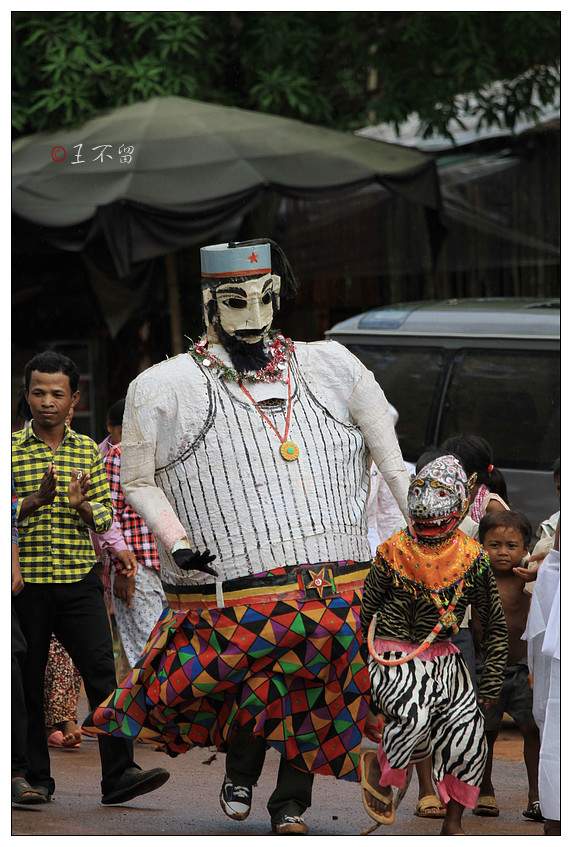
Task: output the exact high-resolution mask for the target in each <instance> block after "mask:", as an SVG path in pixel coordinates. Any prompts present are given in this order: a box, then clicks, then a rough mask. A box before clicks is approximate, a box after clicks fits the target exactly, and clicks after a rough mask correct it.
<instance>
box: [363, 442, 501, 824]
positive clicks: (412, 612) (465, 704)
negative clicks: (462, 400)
mask: <svg viewBox="0 0 572 847" xmlns="http://www.w3.org/2000/svg"><path fill="white" fill-rule="evenodd" d="M474 477H475V475H473V476H472V477H471V479H469V480H467V476H466V474H465V472H464V470H463V468H462V466H461V463H460V462H459V460H458V459H457V458H456V457H455V456H450V455H447V456H440V457H439V458H436V459H434V460H433V461H431V462H429V464H427V465H426V466H425V467H424V468H422V469H421V470H420V471H419V473H418V474H417V475H416V476H415V477H414V479H413V481H412V482H411V485H410V487H409V492H408V497H407V508H408V513H409V519H410V521H411V525H410V527H408V528H406V529H403V530H401V531H400V532H398V533H396V534H395V535H393V536H392V537H391V538H389V539H388V540H387V541H384V542H383V543H382V544H380V545H379V547H378V550H377V555H376V558H375V560H374V563H373V565H372V568H371V571H370V573H369V574H368V576H367V577H366V580H365V583H364V591H363V602H362V611H361V624H362V632H363V636H364V648H365V644H366V642H367V649H364V652H365V653H366V654H367V661H368V669H369V675H370V680H371V695H370V696H371V709H372V711H373V712H375V713H377V714H378V715H380V716H381V720H380V726H379V729H380V734H381V740H380V743H379V747H378V749H377V751H374V750H366V751H364V752H363V754H362V761H361V764H362V779H361V783H362V797H363V803H364V807H365V810H366V811H367V813H368V815H369V816H370V817H371V818H373V820H374V821H376V825H379V824H391V823H393V821H394V820H395V808H396V806H397V805H398V800H399V799H400V797H401V796H402V793H403V790H404V789H405V788H406V787H407V776H408V768H409V765H410V764H411V763H415V762H419V761H422V760H424V759H426V758H427V757H428V756H430V757H431V760H432V764H433V779H434V782H435V785H436V786H437V790H438V792H439V797H440V799H441V802H442V803H443V805H444V806H445V807H446V814H445V818H444V821H443V827H442V830H441V833H442V834H443V835H456V834H463V829H462V825H461V817H462V814H463V811H464V809H465V808H466V807H470V808H474V807H475V805H476V802H477V800H478V796H479V786H480V784H481V779H482V776H483V773H484V768H485V763H486V755H487V746H486V739H485V730H484V720H483V716H482V714H481V711H480V709H487V708H490V707H491V706H492V705H493V704H494V703H496V701H497V699H498V697H499V694H500V691H501V688H502V684H503V676H504V669H505V666H506V660H507V654H508V636H507V626H506V621H505V617H504V612H503V607H502V603H501V600H500V597H499V593H498V590H497V587H496V582H495V578H494V575H493V573H492V570H491V568H490V565H489V559H488V554H487V553H486V551H485V550H484V548H483V547H482V546H481V545H480V544H479V542H478V541H476V540H475V539H474V538H471V537H470V536H468V535H466V534H465V533H464V532H462V531H461V530H460V529H459V524H460V523H461V521H462V520H463V518H464V517H465V515H466V513H467V510H468V508H469V491H470V488H471V485H472V484H473V482H474ZM468 604H471V606H472V608H473V609H474V610H476V611H477V612H478V615H479V618H480V622H481V624H482V628H483V642H482V650H483V653H482V656H481V658H482V660H483V662H484V668H485V669H484V671H483V676H482V680H481V686H480V689H479V698H478V699H479V702H477V696H476V694H475V691H474V687H473V684H472V682H471V677H470V674H469V670H468V668H467V665H466V664H465V662H464V660H463V657H462V655H461V653H460V651H459V649H458V648H457V647H456V646H455V645H454V644H453V643H452V642H451V635H452V634H455V633H457V632H458V631H459V630H458V627H459V623H460V622H461V621H462V620H463V617H464V614H465V611H466V609H467V605H468ZM394 787H395V788H397V789H400V790H399V791H398V792H397V794H396V796H395V798H394V797H393V788H394ZM375 828H376V826H373V827H372V828H371V829H370V830H369V831H370V832H371V831H373V830H374V829H375Z"/></svg>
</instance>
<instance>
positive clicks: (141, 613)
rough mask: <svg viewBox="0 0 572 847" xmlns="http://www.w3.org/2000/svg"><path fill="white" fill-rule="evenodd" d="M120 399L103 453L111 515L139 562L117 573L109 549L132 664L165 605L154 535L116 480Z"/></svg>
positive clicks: (117, 608)
mask: <svg viewBox="0 0 572 847" xmlns="http://www.w3.org/2000/svg"><path fill="white" fill-rule="evenodd" d="M124 407H125V401H124V400H118V401H117V403H114V405H113V406H112V407H111V409H110V410H109V414H108V429H109V431H110V445H109V449H108V450H107V452H106V454H105V456H104V464H105V470H106V472H107V478H108V479H109V487H110V489H111V499H112V501H113V517H114V523H115V525H116V527H117V529H118V530H119V531H120V532H121V535H122V536H123V540H124V541H125V545H126V547H127V548H128V549H129V550H130V551H131V552H132V553H133V555H134V556H135V558H136V559H137V563H138V565H139V567H138V569H137V573H136V575H134V576H132V575H127V574H124V573H121V569H122V566H121V564H120V563H119V562H118V559H117V557H116V556H114V555H113V553H111V551H110V560H111V562H110V564H111V583H112V590H113V610H114V613H115V620H116V622H117V628H118V630H119V635H120V638H121V643H122V644H123V649H124V651H125V655H126V657H127V661H128V662H129V665H130V667H131V668H132V667H133V666H134V665H135V663H136V662H137V660H138V659H139V657H140V656H141V655H142V654H143V652H144V648H145V645H146V644H147V640H148V638H149V636H150V634H151V632H152V630H153V627H154V626H155V624H156V623H157V621H158V620H159V618H160V617H161V616H162V614H163V610H164V609H166V608H168V603H167V600H166V598H165V594H164V592H163V587H162V585H161V578H160V574H159V570H160V564H159V554H158V552H157V547H156V546H155V539H154V538H153V535H152V533H151V530H150V529H149V527H148V526H147V524H146V523H144V521H143V520H142V519H141V518H140V517H139V515H138V514H137V512H135V511H134V510H133V508H132V507H131V506H130V505H129V503H128V502H127V501H126V500H125V497H124V495H123V490H122V488H121V483H120V469H121V420H122V418H123V409H124Z"/></svg>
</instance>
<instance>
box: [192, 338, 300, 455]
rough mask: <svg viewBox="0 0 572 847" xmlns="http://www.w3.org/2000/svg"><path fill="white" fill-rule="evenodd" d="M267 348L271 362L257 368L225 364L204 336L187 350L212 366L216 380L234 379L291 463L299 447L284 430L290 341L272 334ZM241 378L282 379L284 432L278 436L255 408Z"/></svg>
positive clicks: (288, 381) (288, 408)
mask: <svg viewBox="0 0 572 847" xmlns="http://www.w3.org/2000/svg"><path fill="white" fill-rule="evenodd" d="M268 351H269V352H270V353H271V354H272V359H271V361H270V362H269V363H268V364H267V365H266V367H264V368H261V369H260V370H259V371H236V370H235V369H234V368H231V367H229V366H228V365H225V363H224V362H223V361H222V360H221V359H219V358H218V356H215V355H214V354H213V353H211V351H210V350H209V349H208V347H207V339H206V338H202V339H201V340H200V341H198V342H197V343H196V344H193V346H192V347H191V348H190V350H189V353H191V355H192V356H194V358H195V359H196V360H197V361H198V362H200V363H201V365H203V366H204V367H210V368H212V369H213V373H214V374H216V376H218V377H219V379H223V380H225V381H226V382H236V383H238V386H239V388H240V389H241V391H242V392H243V393H244V394H245V395H246V396H247V397H248V399H249V400H250V401H251V402H252V404H253V405H254V408H255V409H256V411H257V412H258V413H259V415H261V417H262V418H263V420H264V421H265V422H266V423H267V424H268V425H269V426H270V427H271V428H272V429H273V430H274V432H275V433H276V435H277V436H278V438H279V439H280V455H281V456H282V458H283V459H284V460H285V461H286V462H295V461H296V460H297V459H298V456H299V455H300V449H299V447H298V446H297V445H296V444H294V442H293V441H287V440H286V439H287V436H288V430H289V428H290V412H291V409H292V393H291V385H290V365H289V362H290V356H291V355H292V353H293V352H294V343H293V342H292V341H291V340H290V339H289V338H285V337H284V336H283V335H280V334H276V335H275V336H274V337H272V339H271V341H270V343H269V345H268ZM244 380H248V381H249V382H276V381H277V380H281V382H285V383H286V385H287V386H288V403H287V410H286V425H285V428H284V435H281V434H280V432H279V431H278V429H276V427H275V426H274V424H273V423H272V421H271V420H270V418H268V417H267V415H265V414H264V412H263V411H262V409H260V408H259V407H258V404H257V403H256V401H255V399H254V397H252V395H251V394H250V392H249V391H247V389H246V388H245V387H244V385H243V384H242V383H243V381H244Z"/></svg>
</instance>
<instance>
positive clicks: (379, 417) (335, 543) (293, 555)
mask: <svg viewBox="0 0 572 847" xmlns="http://www.w3.org/2000/svg"><path fill="white" fill-rule="evenodd" d="M216 353H217V355H220V357H221V358H222V357H223V356H222V354H221V350H220V348H217V350H216ZM290 378H291V417H290V427H289V431H288V435H287V438H288V440H290V441H293V442H294V443H295V444H297V446H298V447H299V449H300V455H299V459H298V460H297V461H293V462H287V461H285V460H284V459H283V458H282V457H281V455H280V453H279V447H280V439H279V437H278V435H277V434H276V432H274V431H273V429H272V428H271V427H270V426H269V424H268V423H267V422H266V421H265V420H264V419H263V418H262V416H261V415H260V413H259V412H258V411H257V409H256V408H255V406H254V404H253V403H252V402H251V400H249V399H248V398H247V397H246V396H245V395H244V394H243V392H242V391H241V390H240V388H239V387H238V386H237V385H235V384H233V383H226V382H224V381H222V380H221V379H219V378H218V377H217V376H216V374H215V373H214V372H213V371H212V369H211V368H208V367H204V366H203V365H200V364H198V363H197V362H196V361H195V360H194V359H193V357H192V356H191V355H190V354H183V355H181V356H177V357H175V358H173V359H170V360H168V361H166V362H163V363H160V364H159V365H155V366H154V367H153V368H150V369H149V370H148V371H146V372H145V373H143V374H141V375H140V376H139V377H138V378H137V379H136V380H135V381H134V382H133V383H132V385H131V386H130V388H129V392H128V396H127V402H126V410H125V416H124V421H123V434H122V463H121V483H122V486H123V490H124V492H125V496H126V497H127V499H128V500H129V501H130V502H131V504H132V506H133V508H134V509H135V510H136V511H137V512H139V514H141V516H142V517H143V519H144V520H145V522H146V523H147V524H148V525H149V526H150V528H151V529H152V531H153V533H154V534H155V537H156V539H157V541H158V545H157V546H158V549H159V554H160V558H161V566H162V575H163V578H164V579H165V580H167V581H170V582H179V583H185V584H195V583H206V582H212V580H213V578H212V577H211V576H209V575H207V574H202V573H198V572H196V571H195V572H191V574H192V576H189V575H188V574H186V573H183V572H181V571H179V569H178V568H177V567H176V565H175V563H174V561H173V558H172V556H171V554H170V552H169V551H170V550H171V549H172V546H173V544H174V543H175V542H176V541H177V540H178V539H180V538H182V537H185V536H186V537H187V539H188V541H189V544H190V546H191V548H193V549H199V550H203V549H205V548H208V549H210V551H211V553H214V554H215V555H216V559H215V561H214V562H213V563H212V564H213V566H214V567H215V568H216V569H217V571H218V573H219V577H218V579H219V580H223V579H233V578H235V577H240V576H248V575H252V574H256V573H259V572H261V571H265V570H268V569H270V568H276V567H280V566H283V565H296V564H301V563H314V562H322V561H336V560H342V559H353V560H355V561H364V560H369V558H370V549H369V543H368V540H367V519H366V512H365V506H366V501H367V494H368V485H369V475H368V470H369V463H370V452H371V446H370V444H368V443H367V440H366V439H367V438H368V436H369V439H370V441H372V440H373V441H374V442H375V439H372V437H371V434H370V427H371V426H373V427H374V429H375V427H376V425H378V424H379V422H383V424H384V426H385V425H386V424H387V421H389V425H390V430H389V433H387V432H385V429H384V436H383V437H382V438H380V441H381V444H380V445H377V443H376V446H377V447H378V449H377V450H376V453H377V458H378V460H379V461H377V462H376V463H377V464H378V467H380V469H381V470H382V473H383V472H384V466H385V472H386V474H387V477H388V483H389V484H390V485H391V486H392V488H393V490H394V492H395V493H396V494H397V495H398V499H399V500H400V502H401V503H403V504H404V503H405V498H406V492H407V484H408V479H407V472H406V470H405V468H404V466H403V460H402V458H401V453H400V451H399V447H398V445H397V440H396V437H395V431H394V429H393V425H392V423H391V418H390V415H389V412H387V401H386V400H385V397H384V395H383V392H382V391H381V389H380V388H379V386H378V385H377V383H376V382H375V380H374V379H373V376H372V375H371V374H370V373H369V371H366V369H365V368H364V366H363V365H362V364H361V363H360V362H359V360H358V359H356V357H354V356H353V355H352V354H351V353H349V352H348V351H347V350H346V349H345V348H343V347H341V345H339V344H337V343H336V342H317V343H315V344H299V343H297V344H296V345H295V354H294V355H293V356H292V359H291V362H290ZM364 380H365V383H366V384H365V385H361V383H362V381H364ZM358 386H359V388H358ZM247 387H248V391H249V392H250V394H251V395H252V396H253V398H254V399H255V400H256V401H257V402H261V401H262V402H263V401H264V400H265V399H269V398H275V399H277V400H279V401H280V402H279V403H278V405H275V406H273V407H269V406H266V407H263V408H264V413H265V414H266V416H267V417H268V418H269V420H271V421H272V423H273V424H274V426H275V427H276V429H277V430H278V431H279V432H280V433H281V434H284V430H285V425H286V413H287V405H288V403H287V387H286V385H285V384H284V383H281V382H277V383H256V384H253V385H252V384H250V383H247ZM354 395H355V396H354ZM362 395H363V397H362ZM352 398H353V399H352ZM366 398H367V402H368V403H373V404H374V407H375V415H374V416H373V419H372V416H371V414H366V413H365V411H364V412H363V413H362V415H361V416H362V417H363V421H362V423H363V424H364V429H365V433H364V431H363V430H362V428H361V426H360V420H359V418H360V413H359V411H357V410H358V409H359V406H360V403H365V401H366ZM365 404H366V405H367V403H365ZM356 413H357V415H358V417H357V418H356V417H355V415H356ZM376 422H377V424H376ZM379 436H380V433H378V437H379ZM380 462H381V464H380Z"/></svg>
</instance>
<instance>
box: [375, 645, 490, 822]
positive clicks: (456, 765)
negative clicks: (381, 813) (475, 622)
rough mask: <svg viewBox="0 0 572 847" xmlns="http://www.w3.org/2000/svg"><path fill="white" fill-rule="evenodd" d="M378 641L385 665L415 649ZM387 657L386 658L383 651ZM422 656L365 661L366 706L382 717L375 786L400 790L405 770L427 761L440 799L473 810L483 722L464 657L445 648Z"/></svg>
mask: <svg viewBox="0 0 572 847" xmlns="http://www.w3.org/2000/svg"><path fill="white" fill-rule="evenodd" d="M398 646H399V645H398V644H397V643H396V642H384V641H376V642H375V647H376V650H377V652H378V653H379V654H381V655H382V656H383V658H385V659H396V658H399V657H400V656H402V655H403V653H404V652H405V653H410V652H412V649H413V648H414V647H415V646H416V645H411V644H403V649H402V650H401V651H400V650H396V649H395V648H396V647H398ZM384 651H385V652H384ZM421 655H422V656H423V658H415V659H411V660H410V661H408V662H405V663H404V664H402V665H396V666H389V667H388V666H386V665H380V664H379V663H378V662H376V661H375V659H373V658H372V657H371V656H370V657H369V660H368V670H369V676H370V689H371V705H372V708H373V710H374V711H377V712H380V713H381V715H382V718H383V722H384V727H383V736H382V741H381V743H380V749H379V751H378V759H379V763H380V768H381V780H380V785H395V786H397V787H403V785H404V781H405V774H406V769H407V766H408V765H409V764H410V763H412V762H418V761H421V759H425V758H426V757H427V756H431V757H432V760H433V778H434V780H435V783H436V785H437V789H438V791H439V795H440V797H441V801H442V802H443V803H445V804H446V803H447V802H448V801H449V799H450V798H453V799H454V800H457V801H458V802H459V803H462V805H464V806H468V807H469V808H474V806H475V805H476V802H477V799H478V796H479V785H480V783H481V780H482V777H483V772H484V768H485V762H486V756H487V744H486V739H485V731H484V720H483V716H482V714H481V712H480V710H479V707H478V705H477V699H476V695H475V691H474V688H473V684H472V682H471V677H470V674H469V671H468V669H467V666H466V664H465V662H464V661H463V658H462V656H461V655H460V654H459V653H458V651H457V650H456V648H455V647H453V645H451V644H450V643H448V642H445V643H442V642H441V643H438V644H437V645H433V646H432V647H431V648H428V650H426V651H425V652H424V653H423V654H421Z"/></svg>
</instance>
